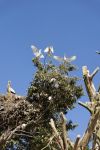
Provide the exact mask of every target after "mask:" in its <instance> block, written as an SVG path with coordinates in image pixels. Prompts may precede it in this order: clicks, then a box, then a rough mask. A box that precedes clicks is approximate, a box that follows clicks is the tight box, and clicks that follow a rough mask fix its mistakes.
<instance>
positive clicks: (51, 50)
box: [44, 46, 54, 54]
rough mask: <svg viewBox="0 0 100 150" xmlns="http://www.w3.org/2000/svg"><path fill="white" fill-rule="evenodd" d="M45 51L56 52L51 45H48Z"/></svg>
mask: <svg viewBox="0 0 100 150" xmlns="http://www.w3.org/2000/svg"><path fill="white" fill-rule="evenodd" d="M44 52H45V53H49V54H51V53H54V50H53V46H49V47H46V49H45V50H44Z"/></svg>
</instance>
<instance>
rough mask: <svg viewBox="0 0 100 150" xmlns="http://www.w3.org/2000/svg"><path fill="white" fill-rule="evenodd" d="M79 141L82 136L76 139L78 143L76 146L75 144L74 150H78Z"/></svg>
mask: <svg viewBox="0 0 100 150" xmlns="http://www.w3.org/2000/svg"><path fill="white" fill-rule="evenodd" d="M79 140H80V135H77V138H76V141H75V144H74V150H77V149H78V144H79Z"/></svg>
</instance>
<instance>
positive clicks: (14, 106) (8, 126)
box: [0, 95, 38, 149]
mask: <svg viewBox="0 0 100 150" xmlns="http://www.w3.org/2000/svg"><path fill="white" fill-rule="evenodd" d="M37 112H38V110H36V109H35V108H34V107H33V105H32V104H31V103H30V102H28V101H27V100H26V97H22V96H16V95H11V96H10V97H9V96H8V95H0V149H1V148H2V146H1V145H3V144H6V141H9V140H10V138H11V137H12V136H13V135H14V134H13V133H15V132H17V130H28V131H29V130H30V127H31V124H34V120H35V119H36V117H37V115H36V114H37Z"/></svg>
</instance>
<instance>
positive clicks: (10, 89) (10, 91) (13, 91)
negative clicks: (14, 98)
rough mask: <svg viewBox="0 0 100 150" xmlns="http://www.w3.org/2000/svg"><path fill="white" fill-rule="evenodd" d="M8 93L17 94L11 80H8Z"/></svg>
mask: <svg viewBox="0 0 100 150" xmlns="http://www.w3.org/2000/svg"><path fill="white" fill-rule="evenodd" d="M7 93H9V94H14V95H15V94H16V92H15V90H14V89H13V88H12V87H11V81H8V85H7Z"/></svg>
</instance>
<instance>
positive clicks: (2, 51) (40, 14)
mask: <svg viewBox="0 0 100 150" xmlns="http://www.w3.org/2000/svg"><path fill="white" fill-rule="evenodd" d="M32 44H34V45H36V46H37V47H39V48H42V49H44V48H45V47H46V46H48V45H53V47H54V50H55V54H56V55H60V56H63V54H66V55H67V56H72V55H76V56H77V60H76V61H75V62H73V63H74V64H75V65H77V66H78V70H77V71H76V72H75V73H74V75H77V76H79V77H80V78H82V71H81V68H82V66H83V65H87V66H88V68H89V70H90V71H93V70H94V69H95V68H96V67H97V66H99V64H100V56H99V55H97V54H96V53H95V51H96V50H99V49H100V0H0V93H5V92H6V86H7V81H8V80H11V81H12V86H13V88H14V89H15V90H16V92H17V93H18V94H20V95H26V93H27V88H28V86H29V83H30V81H31V80H32V76H33V72H34V67H33V64H32V61H31V60H32V57H33V54H32V51H31V48H30V45H32ZM99 79H100V73H98V75H97V76H96V77H95V79H94V82H95V85H96V87H98V85H99V83H100V80H99ZM81 83H82V84H83V85H84V83H83V81H82V82H81ZM85 94H86V93H85ZM87 100H88V98H87V97H86V96H84V97H82V101H87ZM68 118H69V119H72V120H73V121H74V122H78V123H79V124H80V125H79V127H78V128H76V129H75V131H74V132H72V133H70V136H71V137H72V138H74V137H75V136H76V135H77V134H81V135H82V133H83V131H84V130H85V128H86V126H87V123H88V119H89V113H88V112H87V111H86V110H84V109H81V107H80V106H77V109H74V110H73V111H72V112H70V113H69V114H68Z"/></svg>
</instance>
